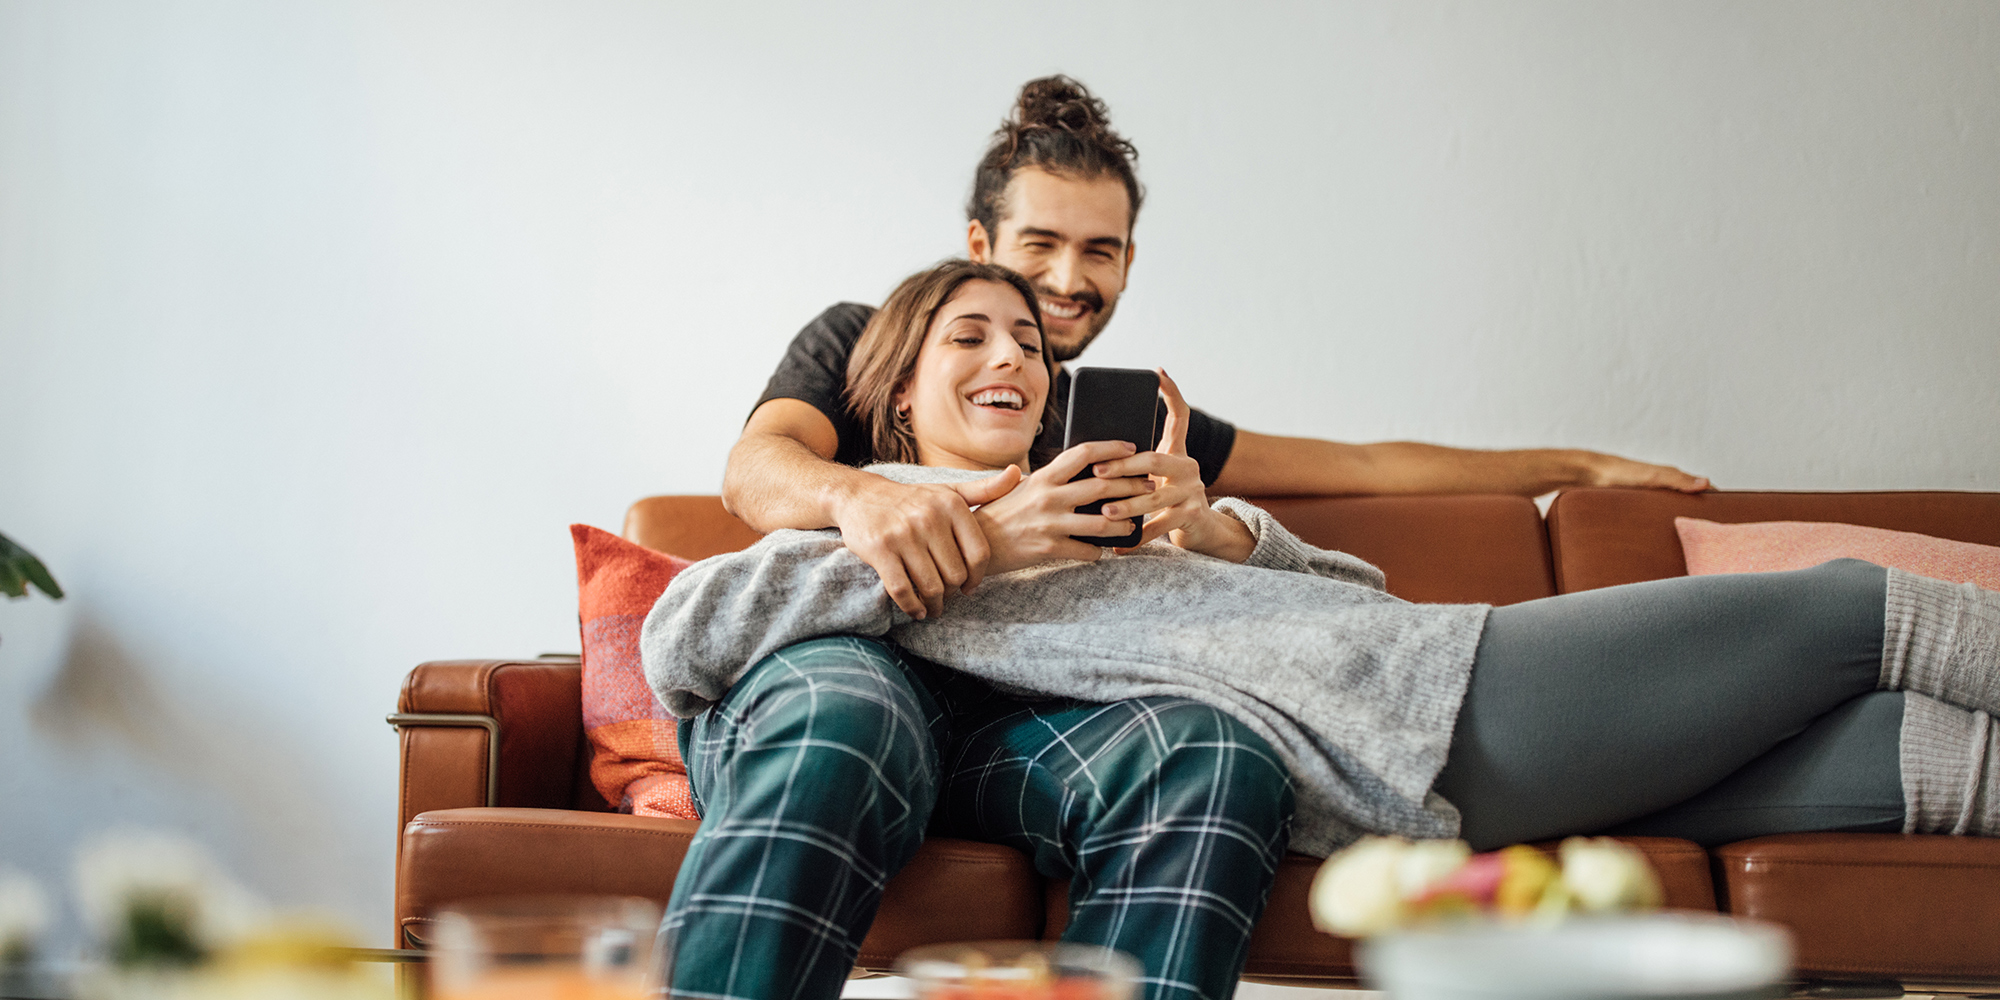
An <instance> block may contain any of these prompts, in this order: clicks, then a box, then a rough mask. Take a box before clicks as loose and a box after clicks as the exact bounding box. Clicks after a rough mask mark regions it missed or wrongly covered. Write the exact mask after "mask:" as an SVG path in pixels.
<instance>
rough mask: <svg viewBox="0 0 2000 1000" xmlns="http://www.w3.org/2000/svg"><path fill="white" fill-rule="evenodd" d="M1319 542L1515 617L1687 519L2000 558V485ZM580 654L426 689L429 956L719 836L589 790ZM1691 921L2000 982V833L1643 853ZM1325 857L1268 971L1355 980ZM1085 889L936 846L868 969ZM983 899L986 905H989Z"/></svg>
mask: <svg viewBox="0 0 2000 1000" xmlns="http://www.w3.org/2000/svg"><path fill="white" fill-rule="evenodd" d="M1260 502H1261V503H1263V505H1264V506H1266V507H1267V508H1268V509H1269V510H1271V512H1272V513H1273V514H1275V515H1276V516H1277V517H1278V518H1279V519H1280V520H1281V521H1283V522H1284V523H1285V524H1286V525H1287V526H1289V527H1290V528H1291V529H1292V530H1293V531H1295V532H1297V533H1298V534H1299V535H1300V536H1301V537H1303V538H1305V539H1306V540H1308V541H1311V542H1313V543H1314V544H1316V545H1320V546H1324V547H1327V548H1335V549H1340V550H1343V551H1346V552H1351V553H1353V554H1355V555H1358V556H1360V557H1362V558H1364V559H1367V560H1369V561H1371V562H1374V563H1375V564H1377V565H1379V566H1381V567H1382V568H1383V569H1384V570H1385V571H1386V573H1387V575H1388V581H1389V589H1390V590H1391V591H1392V592H1394V593H1396V594H1398V595H1400V596H1402V597H1405V598H1408V599H1410V600H1415V601H1439V602H1454V601H1458V602H1462V601H1481V602H1487V603H1493V604H1508V603H1513V602H1517V601H1524V600H1532V599H1534V598H1539V597H1546V596H1550V595H1552V594H1556V593H1564V592H1569V591H1575V590H1586V589H1590V588H1593V587H1602V586H1609V585H1612V584H1618V583H1629V582H1636V581H1640V580H1649V579H1658V578H1661V577H1667V576H1678V575H1682V574H1684V573H1685V572H1686V567H1685V565H1684V564H1683V562H1682V560H1681V554H1680V544H1679V540H1678V538H1677V536H1676V535H1675V533H1674V530H1673V518H1674V517H1675V516H1677V515H1686V516H1694V517H1704V518H1708V519H1710V520H1715V521H1731V522H1744V521H1765V520H1824V521H1844V522H1848V523H1855V524H1866V525H1873V526H1877V527H1886V528H1896V529H1901V530H1908V531H1919V532H1923V533H1925V534H1930V535H1937V536H1941V537H1946V538H1956V539H1960V540H1963V541H1971V542H1979V543H1983V544H1988V545H2000V493H1917V492H1898V493H1708V494H1703V495H1699V496H1683V495H1679V494H1670V493H1661V492H1653V491H1636V490H1578V491H1572V492H1568V493H1564V494H1563V495H1561V496H1560V497H1558V498H1557V499H1556V501H1555V503H1554V505H1553V506H1552V507H1551V508H1550V511H1549V515H1548V518H1547V520H1546V521H1544V519H1543V518H1542V517H1541V516H1540V515H1539V514H1538V512H1537V510H1536V508H1535V506H1534V505H1533V504H1532V503H1530V502H1529V501H1527V500H1524V499H1521V498H1518V497H1504V496H1456V497H1443V496H1415V497H1349V498H1288V499H1275V500H1265V501H1260ZM624 534H625V536H626V537H627V538H629V539H632V540H634V541H636V542H639V543H640V544H644V545H647V546H649V547H652V548H656V549H660V550H662V551H669V552H674V553H676V554H679V555H683V556H688V557H696V558H698V557H702V556H707V555H712V554H715V553H719V552H726V551H732V550H734V549H737V548H741V547H743V546H744V545H747V544H748V543H750V542H751V541H753V540H755V538H756V537H757V535H756V533H755V532H753V531H751V530H750V529H749V528H748V527H747V526H745V525H743V524H742V523H741V522H739V521H737V520H736V519H734V518H732V517H730V516H729V515H728V514H727V513H726V512H724V511H723V509H722V507H721V504H720V502H719V501H718V500H717V499H716V498H714V497H653V498H650V499H647V500H642V501H640V502H639V503H637V504H635V505H633V507H632V509H631V511H630V512H629V513H628V514H627V517H626V523H625V531H624ZM580 676H581V672H580V667H579V665H578V663H577V661H576V660H575V659H574V658H573V657H560V656H549V657H541V658H537V659H532V660H529V659H516V660H455V661H445V662H433V663H425V664H422V665H420V666H418V667H417V668H416V669H415V670H412V671H411V672H410V674H409V677H408V678H407V680H406V681H405V683H404V687H403V692H402V699H401V702H400V705H399V711H398V714H397V715H395V716H392V717H391V721H392V722H395V723H396V724H397V726H398V729H399V731H400V733H401V741H402V787H401V792H400V796H401V802H400V810H399V822H400V824H401V831H402V835H401V840H400V842H399V844H398V850H397V865H396V916H395V919H396V928H395V932H396V936H397V943H398V945H399V946H402V947H417V948H421V947H423V946H425V944H426V943H427V942H428V939H429V915H430V913H431V912H432V911H433V910H434V909H436V908H437V907H439V906H441V905H443V904H447V903H450V902H453V901H455V900H460V899H468V898H473V897H478V896H488V895H502V894H513V893H541V892H587V893H622V894H633V895H640V896H649V897H652V898H655V899H659V900H662V901H664V900H665V899H666V897H667V895H668V893H669V892H670V891H671V889H672V886H673V879H674V874H675V871H676V869H677V868H678V867H679V864H680V861H681V859H682V857H683V856H684V854H685V852H686V850H687V845H688V840H689V838H690V837H692V836H693V834H694V830H695V824H694V823H692V822H688V821H680V820H666V819H652V818H638V817H633V816H627V815H621V814H618V813H614V812H610V811H609V810H608V808H607V806H606V804H605V803H604V801H603V800H602V799H601V798H600V797H599V796H598V795H597V793H596V791H595V790H594V789H593V788H592V786H591V784H590V781H589V779H588V775H587V770H586V768H587V761H588V756H589V755H588V749H587V747H586V744H585V742H584V738H583V733H582V725H581V721H582V720H581V709H580V697H581V681H580ZM1632 843H1634V844H1635V845H1636V846H1638V847H1640V848H1641V849H1642V850H1644V851H1645V852H1646V853H1647V854H1648V855H1649V856H1650V857H1651V858H1652V860H1653V862H1654V864H1655V866H1656V867H1657V868H1658V869H1659V871H1660V873H1661V875H1662V878H1663V881H1664V882H1665V885H1666V889H1667V903H1668V905H1669V906H1672V907H1680V908H1687V909H1696V910H1715V909H1718V908H1719V909H1721V910H1724V911H1726V912H1730V913H1737V914H1742V915H1746V916H1752V917H1758V918H1762V919H1766V920H1771V921H1775V922H1777V923H1781V924H1784V925H1786V926H1788V927H1790V928H1791V929H1792V930H1793V932H1794V935H1795V937H1796V940H1797V946H1798V966H1799V968H1800V970H1801V972H1802V973H1804V974H1807V975H1811V976H1819V977H1830V978H1874V979H1897V980H1900V981H1903V982H1922V983H1953V982H1956V983H1969V982H1984V983H1996V982H2000V840H1977V839H1962V838H1950V837H1924V836H1908V837H1906V836H1897V835H1887V834H1868V835H1863V834H1801V835H1790V836H1782V837H1765V838H1760V839H1757V840H1751V841H1745V842H1742V843H1737V844H1730V845H1726V846H1724V847H1721V848H1718V849H1715V850H1713V851H1704V850H1703V849H1702V848H1701V847H1699V846H1697V845H1695V844H1693V843H1691V842H1688V841H1681V840H1671V839H1665V838H1635V839H1634V840H1633V841H1632ZM1317 865H1318V862H1317V860H1316V859H1312V858H1306V857H1302V856H1297V855H1294V856H1291V857H1288V858H1287V859H1286V860H1285V863H1284V866H1283V869H1282V871H1281V872H1280V875H1279V878H1278V882H1277V885H1276V887H1275V888H1274V889H1273V891H1272V895H1271V901H1270V905H1269V907H1268V908H1267V912H1266V913H1265V916H1264V918H1263V920H1262V921H1261V922H1260V923H1259V924H1258V926H1257V929H1256V932H1255V935H1254V937H1253V939H1252V941H1251V946H1250V958H1249V965H1248V969H1247V973H1246V974H1247V975H1248V976H1249V977H1251V978H1254V979H1258V980H1262V981H1266V982H1280V983H1294V984H1299V985H1306V984H1311V983H1327V984H1331V983H1340V982H1350V981H1352V978H1353V976H1354V970H1353V966H1352V963H1351V952H1350V949H1349V946H1348V944H1347V942H1345V941H1341V940H1338V939H1335V938H1332V937H1328V936H1326V935H1323V934H1319V933H1317V932H1315V931H1314V930H1313V929H1312V927H1311V924H1310V922H1309V921H1308V919H1307V915H1306V906H1305V899H1306V890H1307V887H1308V885H1309V884H1310V881H1311V878H1312V874H1313V872H1314V870H1315V869H1316V867H1317ZM1065 894H1066V885H1065V884H1054V883H1049V882H1048V881H1047V880H1045V879H1043V878H1041V877H1040V876H1039V875H1037V874H1036V873H1035V871H1034V869H1033V868H1032V867H1030V865H1029V863H1028V860H1027V858H1026V857H1024V856H1023V855H1021V854H1019V853H1017V852H1015V851H1013V850H1010V849H1008V848H1004V847H999V846H995V845H991V844H981V843H975V842H971V841H962V840H949V839H933V840H932V841H930V842H928V843H927V844H925V846H924V848H923V849H922V850H921V851H920V852H919V854H918V856H917V859H916V861H915V862H913V863H912V864H911V865H910V866H909V867H908V868H907V869H905V870H904V871H903V872H902V873H900V874H899V875H897V876H896V878H895V879H894V880H893V881H892V882H891V883H890V885H889V888H888V891H887V893H886V894H885V896H884V898H883V902H882V908H881V912H880V915H879V916H878V917H877V919H876V921H875V925H874V927H873V928H872V929H871V930H870V932H869V935H868V939H867V942H866V943H865V945H864V947H863V949H862V953H861V956H860V966H861V968H863V969H865V970H872V971H886V970H888V969H889V968H891V967H892V965H893V963H894V960H895V957H896V956H897V955H898V954H899V953H901V952H902V951H903V950H905V949H907V948H911V947H914V946H916V945H919V944H926V943H934V942H940V941H953V940H975V939H991V938H1042V937H1054V936H1055V935H1057V934H1059V933H1060V932H1061V929H1062V926H1063V922H1064V919H1065V913H1066V908H1065V905H1064V901H1065V898H1066V896H1065ZM968 903H973V904H974V905H968Z"/></svg>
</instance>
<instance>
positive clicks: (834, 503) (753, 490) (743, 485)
mask: <svg viewBox="0 0 2000 1000" xmlns="http://www.w3.org/2000/svg"><path fill="white" fill-rule="evenodd" d="M859 477H866V478H869V479H879V478H880V477H878V476H876V475H875V474H874V473H871V472H863V471H861V470H860V469H856V468H853V467H851V466H846V465H842V464H840V463H838V462H835V461H832V460H830V459H825V458H821V457H820V456H819V455H817V454H815V453H814V452H813V450H812V449H810V448H808V447H806V446H805V445H804V444H803V443H801V442H799V441H798V440H797V439H795V438H791V437H786V436H784V435H782V434H757V433H746V434H744V435H743V437H742V438H740V439H738V440H737V442H736V446H735V447H734V448H731V449H730V450H729V467H728V469H727V470H726V471H725V472H724V473H723V476H722V505H723V506H724V507H726V508H728V509H729V512H730V513H731V514H734V515H736V516H737V517H738V518H741V519H742V520H743V522H744V523H745V524H748V525H749V526H751V527H752V528H755V529H757V530H758V531H764V532H770V531H775V530H777V529H779V528H803V529H812V528H831V527H834V526H835V525H836V524H837V523H838V520H839V519H838V517H836V514H837V513H838V512H839V509H840V500H841V498H843V497H845V496H847V495H849V494H850V493H851V492H852V491H853V490H854V489H855V487H856V485H857V483H858V482H860V478H859Z"/></svg>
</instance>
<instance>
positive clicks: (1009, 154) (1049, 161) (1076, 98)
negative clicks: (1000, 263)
mask: <svg viewBox="0 0 2000 1000" xmlns="http://www.w3.org/2000/svg"><path fill="white" fill-rule="evenodd" d="M1138 161H1139V150H1138V149H1137V148H1136V147H1134V146H1133V145H1132V142H1131V140H1129V139H1126V138H1125V137H1124V136H1122V135H1119V134H1118V133H1116V132H1113V131H1112V130H1111V109H1110V108H1107V107H1105V106H1104V101H1103V100H1101V99H1099V98H1098V97H1096V96H1095V95H1093V94H1091V92H1090V88H1088V87H1085V86H1084V85H1083V84H1081V83H1078V82H1077V81H1075V80H1072V79H1070V78H1069V77H1067V76H1063V75H1062V74H1060V73H1058V74H1056V75H1055V76H1045V77H1042V78H1041V79H1038V80H1029V81H1028V82H1027V83H1025V84H1022V86H1021V96H1020V97H1019V98H1017V99H1016V100H1015V101H1014V110H1013V111H1012V112H1011V113H1010V114H1009V115H1008V116H1007V117H1006V118H1005V119H1004V120H1002V121H1001V122H1000V127H999V128H998V129H997V130H995V131H994V133H993V139H992V140H991V141H990V142H988V143H987V144H986V155H985V156H983V157H981V158H980V160H979V169H978V170H977V171H976V172H974V173H973V175H972V197H971V199H970V200H968V201H967V202H966V203H965V217H966V218H967V219H972V220H976V221H977V222H978V223H979V224H980V225H981V226H984V227H985V228H986V238H987V239H988V240H998V239H999V237H1000V230H999V224H1000V220H1001V218H1003V217H1005V216H1006V214H1007V204H1006V198H1007V182H1008V181H1011V180H1013V179H1014V172H1015V171H1017V170H1020V169H1021V168H1022V167H1038V168H1040V169H1042V170H1046V171H1048V172H1050V173H1052V174H1060V175H1064V176H1069V177H1079V178H1083V179H1085V180H1091V179H1095V178H1098V177H1116V178H1118V179H1119V180H1120V181H1123V182H1124V184H1125V195H1126V197H1127V198H1128V199H1130V201H1131V205H1132V212H1131V215H1130V217H1129V218H1128V219H1127V220H1126V224H1127V225H1128V226H1130V225H1131V224H1132V223H1135V222H1137V221H1139V205H1140V203H1141V202H1143V201H1145V200H1146V188H1145V187H1144V186H1143V185H1141V184H1140V183H1139V175H1138V172H1137V169H1136V167H1137V164H1138Z"/></svg>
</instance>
